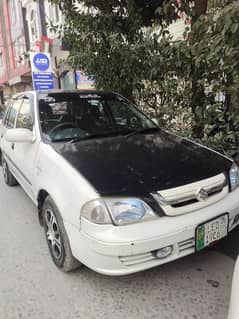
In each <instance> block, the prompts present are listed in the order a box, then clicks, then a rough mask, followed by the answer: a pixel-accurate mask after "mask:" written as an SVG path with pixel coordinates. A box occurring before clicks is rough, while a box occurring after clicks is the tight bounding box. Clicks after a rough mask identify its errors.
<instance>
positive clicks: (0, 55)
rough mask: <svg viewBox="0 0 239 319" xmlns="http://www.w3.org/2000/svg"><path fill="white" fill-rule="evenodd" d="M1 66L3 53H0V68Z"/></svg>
mask: <svg viewBox="0 0 239 319" xmlns="http://www.w3.org/2000/svg"><path fill="white" fill-rule="evenodd" d="M1 68H3V54H2V53H0V69H1Z"/></svg>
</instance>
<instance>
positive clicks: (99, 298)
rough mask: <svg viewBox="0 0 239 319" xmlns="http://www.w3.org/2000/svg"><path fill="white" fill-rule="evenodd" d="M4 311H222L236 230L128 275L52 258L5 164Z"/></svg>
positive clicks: (174, 318) (17, 315)
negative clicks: (63, 267) (211, 244)
mask: <svg viewBox="0 0 239 319" xmlns="http://www.w3.org/2000/svg"><path fill="white" fill-rule="evenodd" d="M0 218H1V219H0V319H56V318H57V319H79V318H81V319H94V318H95V319H96V318H97V319H101V318H102V319H107V318H110V319H119V318H120V319H121V318H123V319H134V318H135V319H141V318H142V319H147V318H152V319H153V318H155V319H156V318H157V319H202V318H203V319H207V318H208V319H209V318H213V319H225V318H226V317H227V311H228V304H229V296H230V289H231V279H232V274H233V267H234V259H235V256H236V254H237V252H238V248H237V247H236V245H237V243H238V231H236V232H234V234H232V236H230V238H228V239H227V240H226V241H223V242H222V243H221V244H220V245H219V246H218V247H215V248H214V249H210V250H205V251H202V252H200V253H198V254H196V255H192V256H189V257H186V258H184V259H181V260H179V261H176V262H173V263H170V264H167V265H164V266H161V267H157V268H154V269H152V270H147V271H144V272H141V273H138V274H134V275H130V276H126V277H115V278H114V277H107V276H103V275H99V274H97V273H95V272H93V271H91V270H89V269H87V268H86V267H82V268H81V269H79V270H77V271H76V272H73V273H70V274H64V273H63V272H61V271H60V270H58V269H57V268H56V267H55V266H54V264H53V262H52V261H51V259H50V256H49V253H48V249H47V245H46V242H45V238H44V233H43V229H42V228H41V227H40V226H39V223H38V219H37V213H36V208H35V207H34V206H33V204H32V202H31V201H30V199H29V198H28V197H27V196H26V194H25V193H24V191H23V190H22V189H21V188H20V187H19V186H17V187H13V188H9V187H7V186H5V184H4V182H3V179H2V174H1V172H0Z"/></svg>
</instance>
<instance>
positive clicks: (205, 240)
mask: <svg viewBox="0 0 239 319" xmlns="http://www.w3.org/2000/svg"><path fill="white" fill-rule="evenodd" d="M228 222H229V215H228V214H223V215H221V216H219V217H217V218H215V219H213V220H210V221H208V222H206V223H204V224H201V225H199V226H198V227H197V228H196V250H197V251H198V250H201V249H203V248H205V247H207V246H209V245H210V244H212V243H213V242H216V241H218V240H219V239H221V238H223V237H225V236H227V234H228Z"/></svg>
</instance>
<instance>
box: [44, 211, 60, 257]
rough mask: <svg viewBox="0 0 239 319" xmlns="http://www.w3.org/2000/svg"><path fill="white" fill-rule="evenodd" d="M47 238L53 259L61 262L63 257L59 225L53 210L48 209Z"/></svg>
mask: <svg viewBox="0 0 239 319" xmlns="http://www.w3.org/2000/svg"><path fill="white" fill-rule="evenodd" d="M45 221H46V236H47V240H48V244H49V247H50V249H51V251H52V254H53V257H54V258H55V259H57V260H59V259H60V258H61V256H62V240H61V234H60V230H59V225H58V222H57V220H56V217H55V214H54V213H53V211H52V210H50V209H47V210H46V212H45Z"/></svg>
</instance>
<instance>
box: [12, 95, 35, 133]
mask: <svg viewBox="0 0 239 319" xmlns="http://www.w3.org/2000/svg"><path fill="white" fill-rule="evenodd" d="M16 127H17V128H26V129H28V130H31V131H32V129H33V115H32V112H31V105H30V100H29V98H27V97H24V99H23V100H22V104H21V108H20V111H19V113H18V117H17V124H16Z"/></svg>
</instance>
